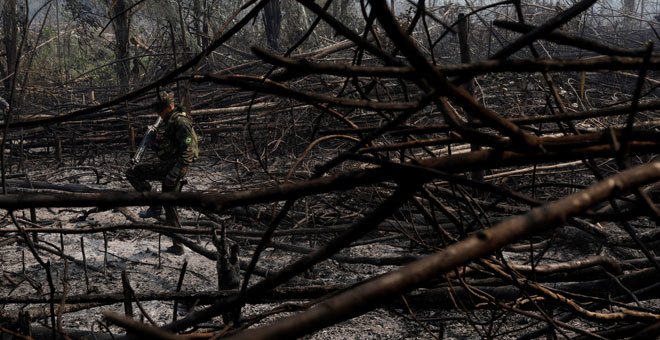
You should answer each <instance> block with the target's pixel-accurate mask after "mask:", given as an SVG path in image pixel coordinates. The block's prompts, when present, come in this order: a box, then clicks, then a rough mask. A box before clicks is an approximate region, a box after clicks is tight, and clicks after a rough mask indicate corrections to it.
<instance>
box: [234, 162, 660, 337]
mask: <svg viewBox="0 0 660 340" xmlns="http://www.w3.org/2000/svg"><path fill="white" fill-rule="evenodd" d="M658 180H660V162H654V163H650V164H645V165H641V166H638V167H636V168H633V169H630V170H627V171H624V172H621V173H619V174H617V175H614V176H612V177H610V178H607V179H605V180H603V181H601V182H599V183H597V184H595V185H593V186H591V187H589V188H587V189H585V190H583V191H580V192H577V193H575V194H573V195H570V196H567V197H565V198H563V199H561V200H558V201H555V202H552V203H548V204H546V205H543V206H541V207H538V208H535V209H533V210H531V211H530V212H529V213H527V214H525V215H522V216H514V217H511V218H509V219H507V220H505V221H503V222H501V223H499V224H497V225H495V226H494V227H493V228H490V229H487V230H484V231H480V232H478V233H476V234H475V235H473V236H470V237H469V238H467V239H465V240H463V241H461V242H459V243H456V244H454V245H451V246H449V247H447V248H446V249H445V250H443V251H440V252H438V253H436V254H434V255H431V256H428V257H426V258H424V259H422V260H419V261H416V262H413V263H411V264H409V265H406V266H404V267H403V268H401V269H399V270H397V271H394V272H390V273H388V274H385V275H382V276H380V277H378V278H376V279H373V280H370V281H367V282H365V283H364V284H362V285H360V286H357V287H355V288H353V289H350V290H348V291H345V292H343V293H340V294H338V295H336V296H334V297H332V298H330V299H328V300H325V301H324V302H322V303H320V304H318V305H316V306H314V307H312V308H311V309H309V310H307V311H305V312H303V313H299V314H296V315H293V316H290V317H287V318H285V319H282V320H280V321H277V322H275V323H273V324H271V325H268V326H264V327H261V328H257V329H253V330H247V331H244V332H241V333H239V334H237V335H236V336H234V337H231V338H230V339H283V338H296V337H300V336H303V335H306V334H309V333H312V332H314V331H317V330H319V329H322V328H324V327H328V326H331V325H334V324H336V323H338V322H340V321H343V320H347V319H350V318H353V317H355V316H358V315H361V314H363V313H365V312H368V311H370V310H372V309H374V308H376V307H377V306H379V305H381V304H383V303H384V302H385V301H388V300H390V299H391V298H393V297H396V296H398V295H399V294H401V293H405V292H407V291H410V290H411V289H414V288H415V287H418V286H419V285H420V284H422V283H423V282H425V281H427V280H429V279H431V278H433V277H437V276H438V275H441V274H443V273H446V272H448V271H450V270H452V269H454V268H457V267H458V266H460V265H463V264H465V263H467V262H469V261H471V260H474V259H477V258H479V257H482V256H485V255H487V254H489V253H491V252H493V251H495V250H497V249H499V248H501V247H503V246H505V245H507V244H510V243H512V242H515V241H517V240H520V239H522V238H523V237H525V236H529V235H534V234H537V233H539V232H541V231H544V230H546V229H548V228H552V227H555V226H558V225H561V223H563V222H564V221H566V219H568V218H569V217H571V216H575V215H577V214H579V213H581V212H583V211H585V210H586V209H588V208H589V207H592V206H594V205H596V204H598V203H600V202H603V201H605V200H607V199H608V198H611V197H613V196H615V195H617V194H619V193H621V192H625V191H629V190H631V189H634V188H637V187H639V186H642V185H644V184H648V183H651V182H654V181H658Z"/></svg>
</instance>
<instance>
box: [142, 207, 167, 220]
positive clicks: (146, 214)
mask: <svg viewBox="0 0 660 340" xmlns="http://www.w3.org/2000/svg"><path fill="white" fill-rule="evenodd" d="M162 214H163V208H162V207H149V209H147V210H144V211H140V213H139V214H138V216H140V217H142V218H151V217H159V216H160V215H162Z"/></svg>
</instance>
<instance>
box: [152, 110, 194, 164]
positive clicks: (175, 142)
mask: <svg viewBox="0 0 660 340" xmlns="http://www.w3.org/2000/svg"><path fill="white" fill-rule="evenodd" d="M164 130H165V131H164V133H163V136H162V140H161V141H160V142H159V144H158V158H160V159H162V160H175V161H176V163H179V165H181V166H187V165H189V164H190V163H192V162H194V161H195V160H196V159H197V157H199V146H198V144H197V143H198V139H197V134H196V133H195V129H194V128H193V122H192V120H191V119H190V117H189V116H188V114H187V113H186V112H184V111H183V110H182V109H181V108H180V107H177V108H176V109H175V110H174V112H172V114H171V115H170V117H169V118H168V119H167V121H165V129H164Z"/></svg>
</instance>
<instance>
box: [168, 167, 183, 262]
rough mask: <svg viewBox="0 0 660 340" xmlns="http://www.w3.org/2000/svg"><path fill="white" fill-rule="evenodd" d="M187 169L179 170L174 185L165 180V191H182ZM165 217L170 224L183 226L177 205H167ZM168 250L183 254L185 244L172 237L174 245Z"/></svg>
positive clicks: (176, 226) (177, 226) (178, 226)
mask: <svg viewBox="0 0 660 340" xmlns="http://www.w3.org/2000/svg"><path fill="white" fill-rule="evenodd" d="M187 171H188V169H187V168H182V169H179V170H178V171H177V172H178V173H179V174H180V176H179V177H178V178H177V179H176V180H175V182H174V185H172V183H171V182H170V181H167V180H165V181H164V182H163V192H180V191H181V187H182V185H183V177H184V176H185V175H186V173H187ZM165 219H166V221H167V224H168V225H170V226H172V227H175V228H181V222H180V221H179V214H178V213H177V212H176V207H175V206H167V205H166V206H165ZM167 251H168V252H170V253H173V254H176V255H181V254H183V252H184V250H183V246H182V245H181V244H180V243H179V242H178V241H177V240H175V239H172V246H171V247H170V248H168V249H167Z"/></svg>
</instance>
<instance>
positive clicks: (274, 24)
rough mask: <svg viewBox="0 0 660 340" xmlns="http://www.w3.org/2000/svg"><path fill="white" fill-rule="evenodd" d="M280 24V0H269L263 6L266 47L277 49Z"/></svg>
mask: <svg viewBox="0 0 660 340" xmlns="http://www.w3.org/2000/svg"><path fill="white" fill-rule="evenodd" d="M281 26H282V10H281V8H280V0H270V1H269V2H268V4H266V7H264V27H265V29H266V42H267V43H268V47H270V48H271V49H273V50H279V43H278V40H279V36H280V27H281Z"/></svg>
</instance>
